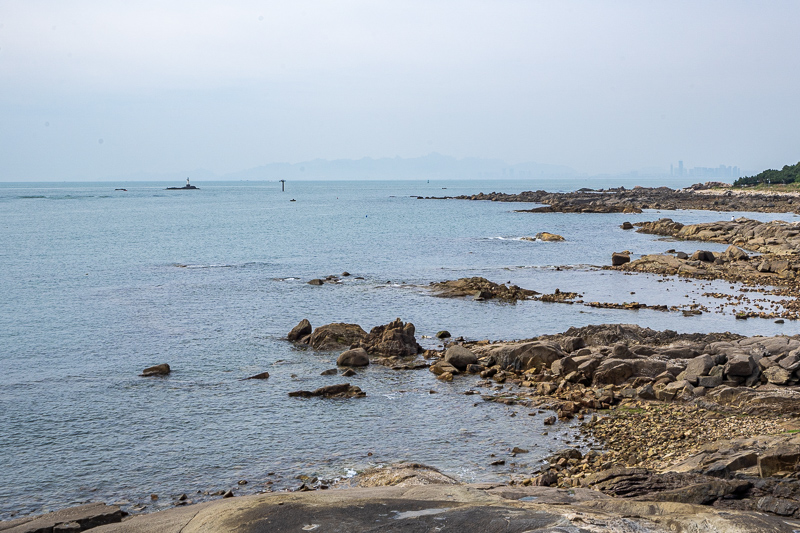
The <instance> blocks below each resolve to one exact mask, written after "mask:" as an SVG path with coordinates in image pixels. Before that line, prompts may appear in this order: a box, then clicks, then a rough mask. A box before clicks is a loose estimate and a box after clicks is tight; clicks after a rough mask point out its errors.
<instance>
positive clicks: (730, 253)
mask: <svg viewBox="0 0 800 533" xmlns="http://www.w3.org/2000/svg"><path fill="white" fill-rule="evenodd" d="M722 256H723V257H724V258H725V259H727V260H728V261H747V260H748V259H750V256H748V255H747V253H746V252H745V251H744V250H742V249H741V248H739V247H737V246H734V245H733V244H731V245H730V246H728V248H726V249H725V252H723V254H722Z"/></svg>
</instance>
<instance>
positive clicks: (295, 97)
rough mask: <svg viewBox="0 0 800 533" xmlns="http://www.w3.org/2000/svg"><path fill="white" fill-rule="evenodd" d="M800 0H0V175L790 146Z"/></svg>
mask: <svg viewBox="0 0 800 533" xmlns="http://www.w3.org/2000/svg"><path fill="white" fill-rule="evenodd" d="M798 21H800V2H797V1H786V2H772V1H759V2H753V1H747V2H735V1H724V2H712V1H706V2H703V1H700V2H698V1H690V2H678V1H665V2H649V1H648V2H643V1H640V0H636V1H631V2H597V1H586V2H581V1H575V2H570V1H563V0H557V1H556V0H554V1H551V2H539V1H532V0H527V1H505V0H491V1H490V0H486V1H448V0H425V1H415V0H396V1H393V2H381V1H375V0H371V1H366V0H364V1H348V0H337V1H329V2H312V1H303V0H293V1H291V2H256V1H252V2H249V1H237V0H233V1H226V2H221V1H220V2H204V1H198V0H191V1H183V0H171V1H170V2H163V1H157V2H155V1H154V2H148V1H142V0H137V1H136V2H131V1H124V2H123V1H113V0H111V1H109V0H98V1H80V0H70V1H37V0H21V1H17V0H2V1H0V146H1V147H2V148H0V180H2V181H18V180H24V179H40V180H49V179H55V180H68V179H100V178H103V177H108V176H119V175H126V174H133V173H137V172H180V171H184V170H191V169H198V168H204V169H208V170H210V171H213V172H216V173H227V172H232V171H237V170H241V169H245V168H250V167H254V166H258V165H261V164H265V163H270V162H282V161H286V162H298V161H303V160H308V159H314V158H326V159H336V158H353V159H357V158H361V157H394V156H401V157H417V156H420V155H424V154H427V153H429V152H439V153H442V154H446V155H451V156H455V157H459V158H462V157H492V158H501V159H504V160H506V161H508V162H509V163H519V162H524V161H537V162H540V163H551V164H561V165H568V166H571V167H573V168H575V169H576V170H578V171H579V172H587V173H590V174H595V173H605V172H612V173H615V172H624V171H629V170H634V169H639V168H642V167H649V166H659V167H662V168H665V169H667V168H668V167H669V164H670V163H677V161H678V160H679V159H682V160H683V161H684V164H685V165H686V166H688V167H693V166H717V165H719V164H726V165H738V166H740V167H742V168H743V169H744V170H745V171H758V170H761V169H763V168H768V167H780V166H782V165H784V164H786V163H796V162H797V161H798V160H800V103H799V101H800V31H798V30H797V27H798Z"/></svg>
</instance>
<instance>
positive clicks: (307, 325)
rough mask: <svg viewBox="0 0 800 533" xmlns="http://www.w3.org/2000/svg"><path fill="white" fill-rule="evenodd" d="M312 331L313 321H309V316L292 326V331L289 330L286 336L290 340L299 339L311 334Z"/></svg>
mask: <svg viewBox="0 0 800 533" xmlns="http://www.w3.org/2000/svg"><path fill="white" fill-rule="evenodd" d="M311 331H312V328H311V322H309V321H308V319H307V318H304V319H303V320H301V321H300V323H299V324H297V325H296V326H295V327H293V328H292V331H290V332H289V334H288V335H287V336H286V338H287V339H288V340H290V341H299V340H300V339H302V338H303V337H305V336H306V335H310V334H311Z"/></svg>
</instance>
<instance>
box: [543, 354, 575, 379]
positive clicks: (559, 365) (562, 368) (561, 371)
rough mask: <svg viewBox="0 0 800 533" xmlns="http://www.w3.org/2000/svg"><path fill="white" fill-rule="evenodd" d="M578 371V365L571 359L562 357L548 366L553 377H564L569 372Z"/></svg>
mask: <svg viewBox="0 0 800 533" xmlns="http://www.w3.org/2000/svg"><path fill="white" fill-rule="evenodd" d="M576 370H578V364H577V363H576V362H575V359H573V358H572V357H564V358H562V359H559V360H558V361H553V363H552V364H551V365H550V371H551V372H552V373H553V375H555V376H566V375H567V374H569V373H570V372H575V371H576Z"/></svg>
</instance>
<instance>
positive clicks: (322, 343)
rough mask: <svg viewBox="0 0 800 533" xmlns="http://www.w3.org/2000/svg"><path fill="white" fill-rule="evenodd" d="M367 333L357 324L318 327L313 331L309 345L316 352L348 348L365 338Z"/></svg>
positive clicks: (334, 324)
mask: <svg viewBox="0 0 800 533" xmlns="http://www.w3.org/2000/svg"><path fill="white" fill-rule="evenodd" d="M366 335H367V332H366V331H364V330H363V329H361V326H359V325H358V324H345V323H341V322H337V323H333V324H327V325H325V326H320V327H318V328H317V329H315V330H314V332H313V333H312V334H311V338H310V339H309V344H310V345H311V347H312V348H314V349H316V350H336V349H341V348H344V347H348V348H349V347H350V346H351V345H352V344H353V343H355V342H358V341H360V340H361V339H363V338H364V337H366Z"/></svg>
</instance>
